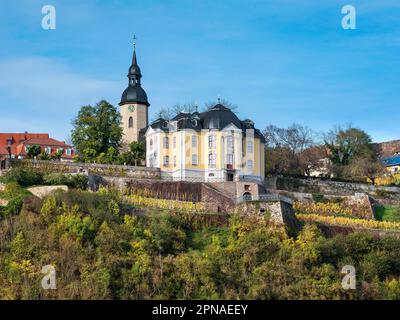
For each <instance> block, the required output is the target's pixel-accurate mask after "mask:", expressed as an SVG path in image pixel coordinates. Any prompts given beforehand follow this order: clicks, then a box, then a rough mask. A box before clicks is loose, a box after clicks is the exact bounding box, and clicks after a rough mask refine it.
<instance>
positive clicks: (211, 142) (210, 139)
mask: <svg viewBox="0 0 400 320" xmlns="http://www.w3.org/2000/svg"><path fill="white" fill-rule="evenodd" d="M216 141H217V139H216V137H215V134H210V135H209V136H208V148H209V149H215V148H216Z"/></svg>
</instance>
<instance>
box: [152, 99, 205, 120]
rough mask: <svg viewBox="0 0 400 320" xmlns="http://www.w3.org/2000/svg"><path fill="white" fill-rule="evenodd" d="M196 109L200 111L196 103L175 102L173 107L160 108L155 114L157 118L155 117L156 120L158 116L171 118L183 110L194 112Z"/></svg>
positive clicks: (166, 118)
mask: <svg viewBox="0 0 400 320" xmlns="http://www.w3.org/2000/svg"><path fill="white" fill-rule="evenodd" d="M195 111H198V106H197V104H195V103H192V102H191V103H184V104H179V103H177V104H175V105H173V106H172V107H163V108H160V109H159V110H158V112H157V113H156V115H155V118H154V119H153V121H154V120H156V119H158V118H162V119H165V120H171V119H172V118H174V117H175V116H176V115H177V114H179V113H181V112H185V113H193V112H195Z"/></svg>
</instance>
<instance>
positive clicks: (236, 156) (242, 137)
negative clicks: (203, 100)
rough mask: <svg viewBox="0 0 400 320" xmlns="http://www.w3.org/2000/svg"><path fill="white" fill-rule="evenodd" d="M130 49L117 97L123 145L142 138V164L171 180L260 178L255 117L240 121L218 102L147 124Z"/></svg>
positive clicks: (261, 150)
mask: <svg viewBox="0 0 400 320" xmlns="http://www.w3.org/2000/svg"><path fill="white" fill-rule="evenodd" d="M141 77H142V75H141V71H140V68H139V66H138V64H137V58H136V51H135V50H134V53H133V58H132V65H131V66H130V68H129V72H128V79H129V82H128V87H127V88H126V89H125V91H124V92H123V94H122V97H121V102H120V108H121V109H120V112H121V126H122V129H123V134H124V144H128V143H130V142H132V141H143V142H144V143H145V146H146V166H148V167H155V168H160V170H161V174H162V176H163V177H164V178H166V179H168V178H170V179H171V180H174V181H182V180H183V181H207V182H212V181H240V180H247V181H248V180H253V181H255V182H256V181H261V180H263V179H264V175H265V140H264V137H263V135H262V134H261V132H260V131H259V130H258V129H256V128H255V127H254V122H253V121H251V120H249V119H246V120H243V121H241V120H239V118H238V117H237V116H236V114H235V113H234V112H232V111H231V110H230V109H229V108H227V107H226V106H224V105H222V104H217V105H215V106H214V107H212V108H210V109H209V110H207V111H205V112H201V113H199V112H193V113H185V112H181V113H179V114H178V115H176V116H175V117H174V118H173V119H171V120H166V119H163V118H159V119H157V120H155V121H154V122H152V123H151V124H150V125H148V108H149V106H150V104H149V103H148V99H147V94H146V92H145V91H144V89H143V88H142V87H141Z"/></svg>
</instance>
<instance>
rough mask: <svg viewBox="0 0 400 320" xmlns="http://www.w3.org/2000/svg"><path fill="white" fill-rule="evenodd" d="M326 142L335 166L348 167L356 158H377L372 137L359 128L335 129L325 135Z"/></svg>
mask: <svg viewBox="0 0 400 320" xmlns="http://www.w3.org/2000/svg"><path fill="white" fill-rule="evenodd" d="M324 142H325V146H326V147H327V148H328V150H329V151H330V159H331V161H332V162H333V164H335V165H339V166H345V165H348V164H349V163H350V162H351V160H352V159H353V158H354V157H364V158H369V157H370V158H372V159H373V158H374V157H376V156H375V152H374V149H373V147H372V140H371V137H370V136H369V135H368V134H367V133H366V132H365V131H363V130H360V129H357V128H353V127H350V126H349V127H347V128H335V129H334V130H331V131H329V132H328V133H327V134H326V135H325V137H324Z"/></svg>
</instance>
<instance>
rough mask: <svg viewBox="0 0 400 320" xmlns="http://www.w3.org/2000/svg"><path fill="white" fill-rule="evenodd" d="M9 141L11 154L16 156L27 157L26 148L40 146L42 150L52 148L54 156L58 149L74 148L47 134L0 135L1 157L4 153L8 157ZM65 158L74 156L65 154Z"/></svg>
mask: <svg viewBox="0 0 400 320" xmlns="http://www.w3.org/2000/svg"><path fill="white" fill-rule="evenodd" d="M9 140H11V153H12V154H13V155H15V156H20V155H21V156H25V155H26V152H25V147H26V146H32V145H38V146H40V147H42V149H43V148H45V147H51V148H52V149H53V150H52V154H55V153H56V149H58V148H64V149H67V148H71V149H72V146H70V145H68V144H66V143H65V142H64V141H58V140H56V139H52V138H50V137H49V135H48V134H47V133H0V155H2V154H3V153H4V154H5V155H8V150H7V146H8V141H9ZM72 151H73V150H72ZM72 154H73V152H72ZM63 158H68V159H69V158H71V159H72V158H73V155H71V156H68V155H66V154H64V155H63Z"/></svg>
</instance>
